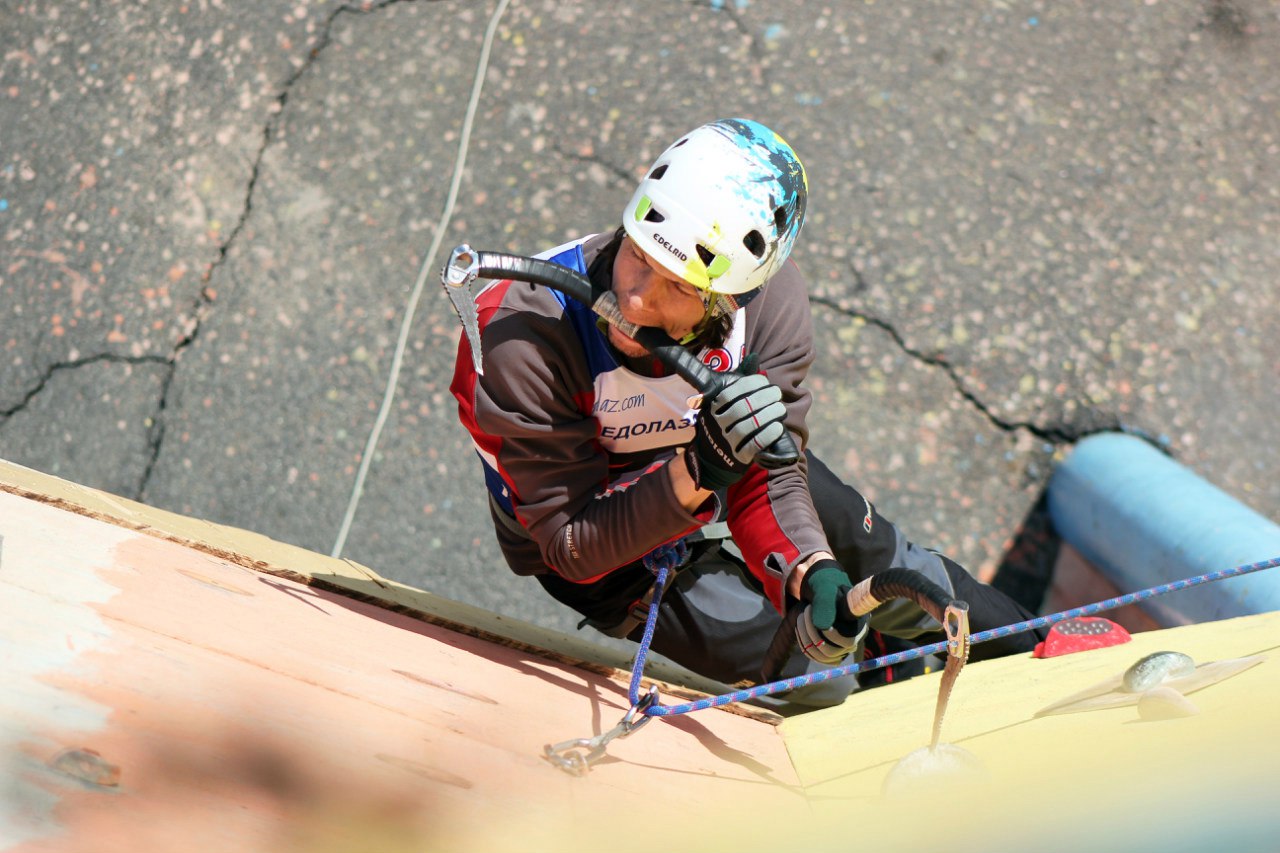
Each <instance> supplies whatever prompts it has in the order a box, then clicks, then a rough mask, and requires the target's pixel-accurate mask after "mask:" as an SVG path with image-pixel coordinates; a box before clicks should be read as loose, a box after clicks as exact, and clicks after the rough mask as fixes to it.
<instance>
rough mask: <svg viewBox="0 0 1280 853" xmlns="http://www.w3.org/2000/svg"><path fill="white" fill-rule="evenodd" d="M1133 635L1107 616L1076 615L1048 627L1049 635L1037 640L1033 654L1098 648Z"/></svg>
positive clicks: (1047, 655) (1040, 655)
mask: <svg viewBox="0 0 1280 853" xmlns="http://www.w3.org/2000/svg"><path fill="white" fill-rule="evenodd" d="M1132 639H1133V638H1132V637H1131V636H1129V632H1128V631H1126V630H1125V629H1124V628H1122V627H1121V626H1120V625H1118V624H1116V623H1115V622H1112V621H1111V620H1110V619H1103V618H1102V617H1101V616H1077V617H1075V618H1074V619H1064V620H1062V621H1061V622H1059V623H1058V624H1057V625H1054V626H1053V627H1052V628H1051V629H1049V637H1048V638H1047V639H1046V640H1044V641H1043V642H1040V643H1036V650H1035V651H1034V652H1033V653H1032V656H1033V657H1038V658H1055V657H1058V656H1059V655H1069V654H1071V653H1072V652H1087V651H1089V649H1101V648H1105V647H1107V646H1118V645H1120V644H1121V643H1127V642H1129V641H1130V640H1132Z"/></svg>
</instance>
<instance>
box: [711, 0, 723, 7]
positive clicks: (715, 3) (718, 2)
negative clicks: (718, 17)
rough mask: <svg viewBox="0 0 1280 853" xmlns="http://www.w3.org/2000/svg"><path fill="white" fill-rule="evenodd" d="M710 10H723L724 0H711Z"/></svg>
mask: <svg viewBox="0 0 1280 853" xmlns="http://www.w3.org/2000/svg"><path fill="white" fill-rule="evenodd" d="M711 8H712V9H723V8H724V0H711Z"/></svg>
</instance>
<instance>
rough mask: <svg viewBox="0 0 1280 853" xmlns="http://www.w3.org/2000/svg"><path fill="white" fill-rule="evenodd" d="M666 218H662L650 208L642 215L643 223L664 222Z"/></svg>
mask: <svg viewBox="0 0 1280 853" xmlns="http://www.w3.org/2000/svg"><path fill="white" fill-rule="evenodd" d="M666 218H667V217H665V216H663V215H662V214H661V213H659V212H658V211H657V210H656V209H654V208H652V207H651V208H649V212H648V213H646V214H645V215H644V221H645V222H664V221H666Z"/></svg>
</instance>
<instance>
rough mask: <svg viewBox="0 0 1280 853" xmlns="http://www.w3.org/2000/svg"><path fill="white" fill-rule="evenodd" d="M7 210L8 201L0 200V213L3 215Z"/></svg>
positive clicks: (5, 199)
mask: <svg viewBox="0 0 1280 853" xmlns="http://www.w3.org/2000/svg"><path fill="white" fill-rule="evenodd" d="M8 209H9V199H7V198H0V213H4V212H5V211H6V210H8Z"/></svg>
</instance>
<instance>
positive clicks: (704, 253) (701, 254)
mask: <svg viewBox="0 0 1280 853" xmlns="http://www.w3.org/2000/svg"><path fill="white" fill-rule="evenodd" d="M697 248H698V258H699V259H700V260H701V261H702V262H703V263H704V264H706V265H707V266H711V263H712V261H714V260H715V259H716V255H715V252H713V251H711V250H710V249H708V248H707V247H706V246H703V245H699V246H698V247H697Z"/></svg>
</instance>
